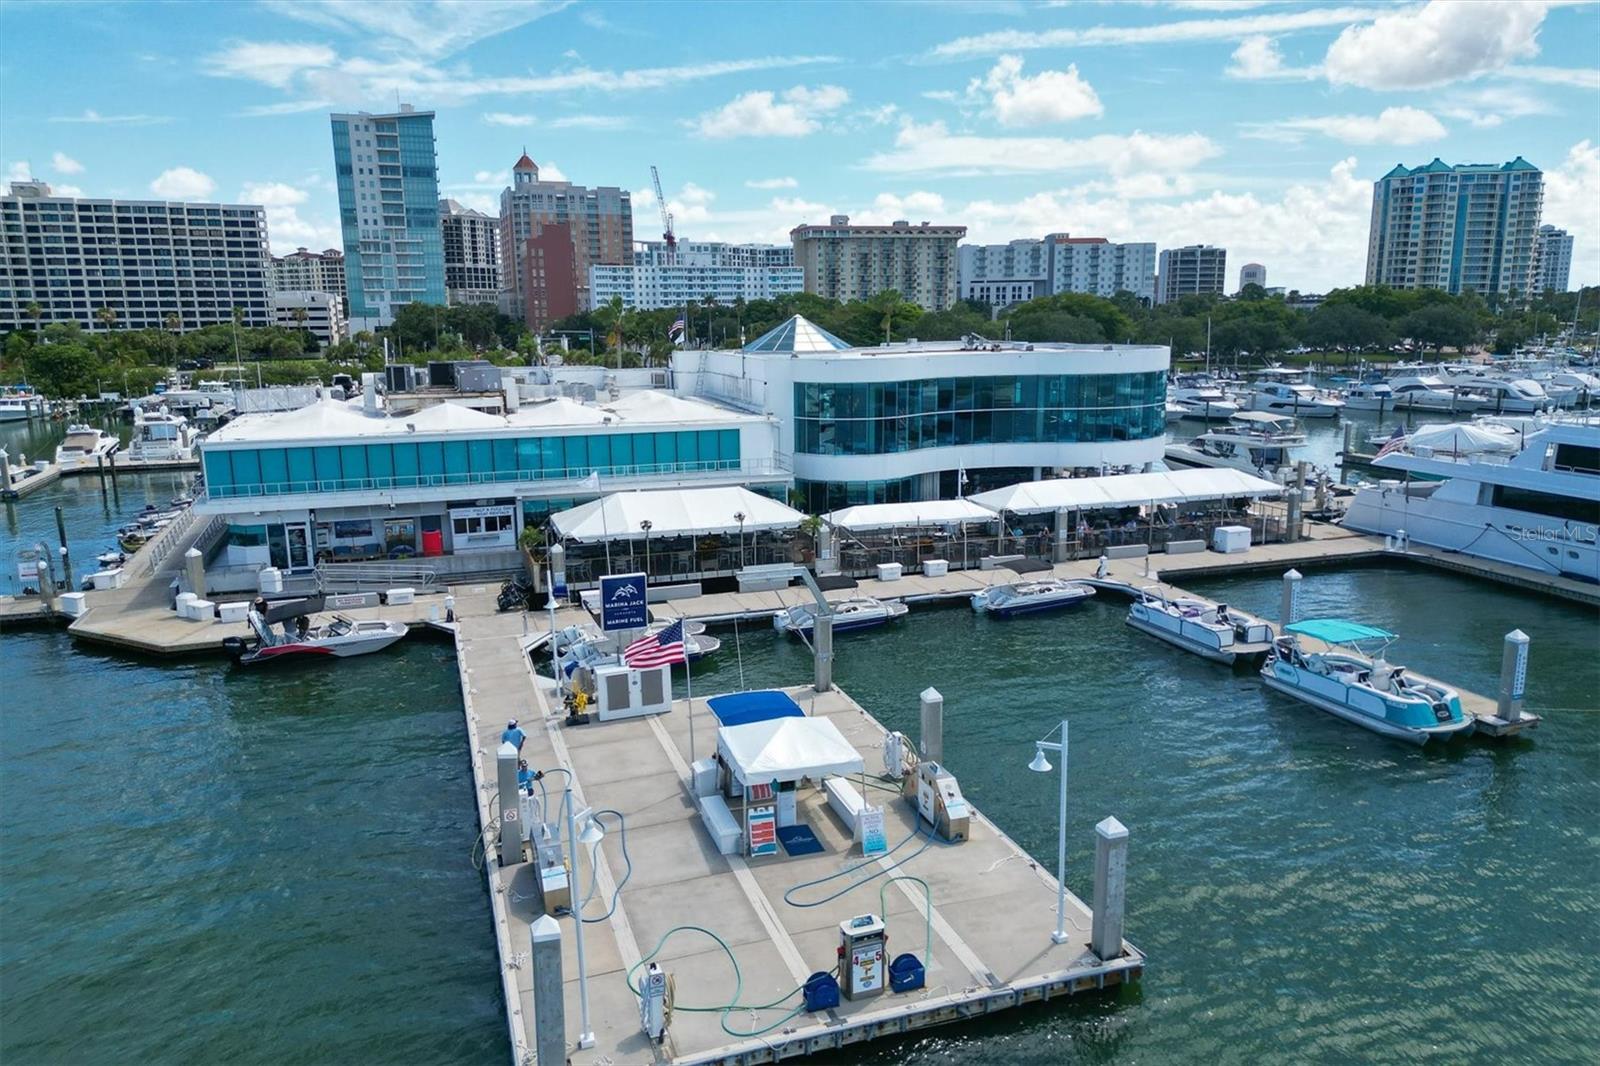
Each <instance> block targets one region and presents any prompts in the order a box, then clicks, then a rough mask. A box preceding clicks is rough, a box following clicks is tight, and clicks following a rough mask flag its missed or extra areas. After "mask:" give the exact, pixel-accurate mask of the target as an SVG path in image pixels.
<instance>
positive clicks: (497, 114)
mask: <svg viewBox="0 0 1600 1066" xmlns="http://www.w3.org/2000/svg"><path fill="white" fill-rule="evenodd" d="M483 121H484V122H485V123H487V124H488V125H490V126H531V125H533V116H532V115H513V114H510V113H508V112H505V111H490V112H489V113H487V114H486V115H484V116H483Z"/></svg>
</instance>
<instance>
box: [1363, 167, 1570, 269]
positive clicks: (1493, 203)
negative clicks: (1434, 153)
mask: <svg viewBox="0 0 1600 1066" xmlns="http://www.w3.org/2000/svg"><path fill="white" fill-rule="evenodd" d="M1543 199H1544V175H1542V174H1541V173H1540V172H1539V168H1538V167H1536V166H1534V165H1533V164H1532V163H1529V162H1528V161H1527V160H1525V159H1523V158H1522V157H1521V156H1518V157H1517V158H1515V159H1513V160H1512V161H1511V162H1509V163H1501V164H1479V163H1470V164H1464V165H1462V166H1449V165H1448V164H1446V163H1443V162H1441V161H1440V160H1438V159H1435V160H1434V161H1433V162H1431V163H1429V164H1427V165H1426V166H1420V167H1414V168H1412V169H1410V170H1407V169H1406V168H1405V167H1403V166H1397V167H1395V168H1394V169H1393V170H1391V171H1389V173H1387V174H1385V175H1384V176H1383V177H1382V178H1380V179H1379V180H1378V181H1377V182H1375V183H1374V184H1373V186H1372V229H1371V232H1370V234H1369V237H1368V241H1367V284H1368V285H1387V286H1389V287H1390V288H1394V289H1443V290H1445V291H1446V292H1450V293H1462V292H1479V293H1512V292H1517V293H1527V292H1529V291H1531V290H1532V289H1533V288H1534V286H1535V285H1536V284H1537V282H1538V279H1537V277H1536V276H1535V269H1536V267H1537V263H1536V258H1537V254H1536V249H1535V247H1534V245H1535V234H1536V233H1537V232H1538V229H1539V210H1540V207H1541V205H1542V202H1543Z"/></svg>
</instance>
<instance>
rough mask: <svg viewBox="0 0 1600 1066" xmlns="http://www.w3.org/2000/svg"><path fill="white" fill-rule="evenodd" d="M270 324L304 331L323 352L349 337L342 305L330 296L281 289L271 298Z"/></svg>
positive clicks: (323, 293)
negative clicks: (314, 339) (316, 341)
mask: <svg viewBox="0 0 1600 1066" xmlns="http://www.w3.org/2000/svg"><path fill="white" fill-rule="evenodd" d="M272 324H273V325H274V326H282V327H283V328H284V329H292V330H296V331H299V330H305V331H306V332H308V333H310V334H311V335H312V336H313V337H316V338H317V340H318V342H319V343H321V345H322V346H323V347H324V348H326V347H327V346H328V345H330V344H338V343H339V342H340V341H342V340H344V339H345V337H346V336H347V335H348V334H347V332H346V329H345V319H344V301H343V300H341V299H340V298H339V297H338V296H336V295H334V294H333V293H331V292H310V291H305V290H294V289H284V290H280V291H278V292H275V293H273V294H272Z"/></svg>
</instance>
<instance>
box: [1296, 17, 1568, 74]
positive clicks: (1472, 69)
mask: <svg viewBox="0 0 1600 1066" xmlns="http://www.w3.org/2000/svg"><path fill="white" fill-rule="evenodd" d="M1545 11H1546V5H1545V4H1543V3H1541V2H1538V0H1509V2H1507V0H1477V2H1475V3H1470V4H1459V3H1448V2H1445V0H1430V2H1429V3H1427V4H1426V5H1424V6H1422V7H1420V8H1416V7H1414V8H1404V9H1400V10H1398V11H1395V12H1393V13H1390V14H1384V15H1380V16H1379V17H1378V18H1377V19H1375V20H1374V21H1373V22H1372V23H1371V24H1369V25H1365V26H1350V27H1348V28H1347V29H1345V30H1344V32H1342V33H1340V34H1339V36H1338V37H1337V38H1335V39H1334V42H1333V43H1332V44H1331V45H1329V46H1328V54H1327V56H1326V58H1324V60H1323V69H1324V71H1325V72H1326V74H1327V77H1328V80H1329V81H1330V82H1332V83H1334V84H1335V85H1358V86H1360V87H1362V88H1365V89H1426V88H1430V87H1432V86H1435V85H1445V84H1448V83H1450V82H1453V81H1462V80H1465V79H1468V78H1473V77H1476V76H1478V75H1480V74H1486V73H1490V72H1492V71H1497V70H1500V69H1502V68H1504V67H1506V66H1508V65H1510V64H1511V63H1512V62H1514V61H1515V60H1518V59H1529V58H1531V57H1533V56H1536V55H1538V54H1539V43H1538V36H1539V27H1540V25H1542V24H1543V22H1544V16H1545Z"/></svg>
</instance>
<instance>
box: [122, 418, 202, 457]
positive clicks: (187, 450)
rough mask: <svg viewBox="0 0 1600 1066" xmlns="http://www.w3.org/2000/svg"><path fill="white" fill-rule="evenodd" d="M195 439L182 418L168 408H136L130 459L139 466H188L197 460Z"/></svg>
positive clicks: (129, 445)
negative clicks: (163, 463) (192, 460)
mask: <svg viewBox="0 0 1600 1066" xmlns="http://www.w3.org/2000/svg"><path fill="white" fill-rule="evenodd" d="M194 441H195V435H194V433H193V431H192V430H191V429H190V428H189V422H188V420H187V419H185V418H184V417H183V416H182V415H176V414H173V413H172V412H171V411H168V410H167V409H166V408H165V407H158V408H157V409H156V410H154V411H146V410H145V409H144V408H143V407H142V406H140V405H139V404H134V407H133V439H132V440H131V441H130V442H129V443H128V458H129V459H132V460H134V461H136V462H187V461H188V460H190V459H193V458H194Z"/></svg>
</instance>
